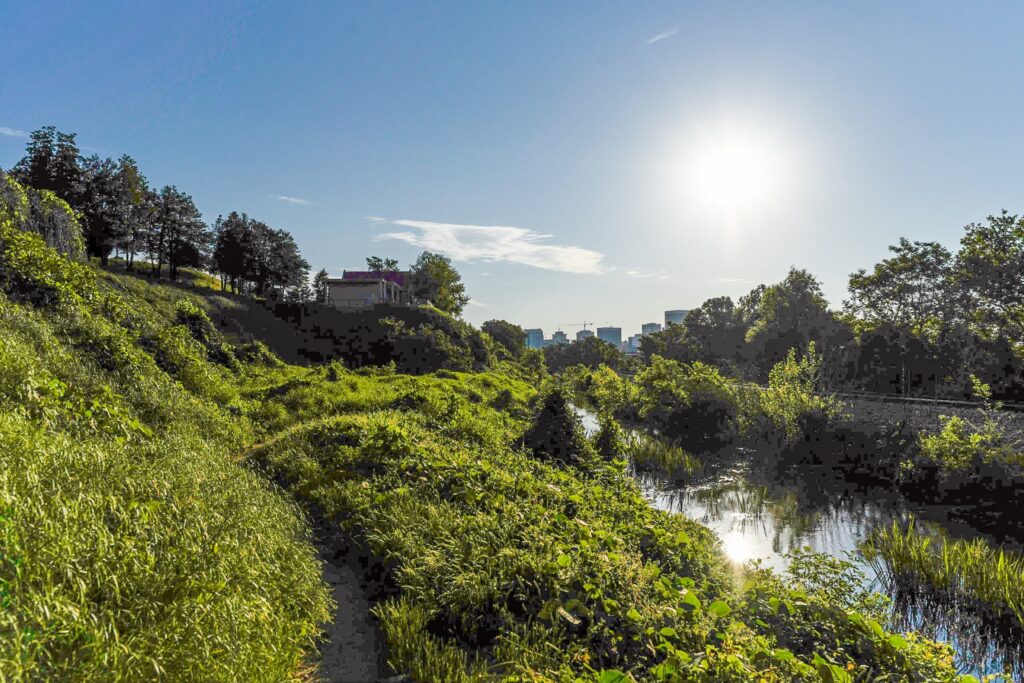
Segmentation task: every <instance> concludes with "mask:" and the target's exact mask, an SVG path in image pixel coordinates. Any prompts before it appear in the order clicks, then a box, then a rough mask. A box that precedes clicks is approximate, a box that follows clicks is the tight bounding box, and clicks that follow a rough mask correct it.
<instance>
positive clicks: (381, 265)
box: [366, 256, 398, 273]
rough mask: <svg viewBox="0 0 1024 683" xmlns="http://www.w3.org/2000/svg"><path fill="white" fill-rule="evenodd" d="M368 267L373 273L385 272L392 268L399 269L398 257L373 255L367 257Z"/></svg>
mask: <svg viewBox="0 0 1024 683" xmlns="http://www.w3.org/2000/svg"><path fill="white" fill-rule="evenodd" d="M366 269H367V270H369V271H370V272H373V273H383V272H388V271H392V270H398V259H393V258H381V257H380V256H371V257H369V258H368V259H366Z"/></svg>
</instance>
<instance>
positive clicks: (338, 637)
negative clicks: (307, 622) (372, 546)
mask: <svg viewBox="0 0 1024 683" xmlns="http://www.w3.org/2000/svg"><path fill="white" fill-rule="evenodd" d="M317 532H318V533H317V535H316V543H317V548H318V549H319V553H320V559H321V560H322V561H323V562H324V581H326V582H327V584H328V585H329V586H330V587H331V591H332V593H333V595H334V601H335V602H336V603H337V611H336V612H335V614H334V619H333V620H332V623H331V624H330V626H328V628H327V633H326V640H325V641H324V643H323V645H322V646H321V660H320V665H319V666H318V667H317V677H318V680H320V681H323V682H324V683H375V682H377V681H388V682H389V683H390V682H392V681H393V682H395V683H397V682H398V681H402V680H404V678H403V677H401V676H398V677H394V676H393V675H391V674H389V673H388V669H387V666H386V661H385V653H384V638H383V635H382V634H381V632H380V628H379V626H378V625H377V622H376V621H375V620H374V618H373V617H372V616H371V615H370V607H371V606H372V603H371V601H370V592H369V590H368V588H367V586H366V585H365V584H364V583H363V581H362V577H363V576H364V575H365V570H364V569H363V568H362V567H361V566H360V561H359V559H358V557H357V556H358V553H357V552H355V549H354V548H352V547H351V546H350V544H349V543H348V541H347V539H345V538H344V537H341V536H339V535H337V534H331V533H329V532H327V531H325V530H324V529H322V528H321V529H318V530H317Z"/></svg>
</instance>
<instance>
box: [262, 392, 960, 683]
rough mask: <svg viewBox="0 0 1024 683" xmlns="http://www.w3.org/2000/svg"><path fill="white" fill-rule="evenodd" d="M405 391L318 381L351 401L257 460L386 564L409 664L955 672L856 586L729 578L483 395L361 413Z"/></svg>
mask: <svg viewBox="0 0 1024 683" xmlns="http://www.w3.org/2000/svg"><path fill="white" fill-rule="evenodd" d="M484 378H485V379H486V378H487V376H484ZM467 379H468V378H467ZM492 379H494V381H496V382H499V380H500V378H492ZM396 381H397V380H396V379H395V378H393V377H391V376H388V375H380V376H366V377H359V378H358V379H356V378H355V377H353V376H351V375H340V376H339V378H338V379H335V380H330V379H328V378H326V377H325V378H315V379H310V380H309V385H308V386H306V387H305V388H304V389H303V390H302V391H303V392H304V395H305V396H307V397H320V396H323V395H324V394H325V393H327V392H328V390H329V388H328V386H327V385H329V384H331V383H332V382H333V383H334V384H339V383H340V384H341V386H342V387H344V388H346V389H347V391H346V392H345V394H346V395H347V396H348V400H347V403H345V404H339V403H335V404H333V405H335V406H337V407H339V408H340V411H339V412H338V413H333V414H332V413H330V412H327V413H326V414H323V415H322V416H321V417H320V418H318V419H314V420H312V421H307V422H296V423H294V424H293V426H292V427H291V428H289V429H287V430H285V431H284V432H281V433H280V434H279V435H278V436H277V437H274V438H271V439H270V440H269V441H268V442H267V443H265V444H263V445H261V446H259V447H257V448H254V449H253V450H251V451H250V452H249V453H248V454H247V455H248V459H249V461H250V462H251V463H252V466H253V467H254V468H255V469H256V470H258V471H263V472H266V473H267V474H268V475H269V476H273V477H274V478H275V479H277V480H278V481H281V482H282V483H283V485H284V486H285V487H286V488H287V489H288V490H290V491H292V492H293V493H294V494H295V495H296V496H297V497H298V498H299V499H300V500H304V501H307V502H308V503H309V504H311V505H314V506H315V507H316V508H317V509H319V510H321V511H322V512H323V514H324V515H325V517H326V518H327V519H329V520H333V521H334V522H335V523H336V524H339V525H340V526H341V527H342V528H343V529H345V530H346V531H347V532H348V533H351V534H353V535H354V536H355V537H356V538H358V539H360V540H361V541H362V542H363V543H364V544H365V545H366V547H367V549H368V551H369V553H370V555H371V556H372V557H373V558H376V562H377V563H378V564H377V568H379V570H380V571H382V572H384V573H385V575H386V576H387V577H389V580H390V583H391V585H392V587H393V589H394V592H393V593H390V594H388V596H387V597H386V598H385V599H383V600H382V602H380V603H379V604H378V606H377V608H376V614H377V616H378V618H379V619H380V621H381V626H382V629H383V631H384V633H385V636H386V638H387V643H388V649H389V653H390V661H391V662H392V664H393V666H394V667H395V668H396V669H397V670H398V671H400V672H403V673H408V674H411V675H412V676H413V677H414V678H415V679H416V680H445V681H473V680H491V679H493V678H502V677H506V678H507V679H509V680H531V681H547V680H553V681H573V680H584V681H592V680H613V677H614V675H615V674H614V673H613V672H616V671H617V672H620V673H622V674H623V675H624V676H627V678H625V679H623V680H630V679H629V678H628V677H632V679H633V680H637V681H640V680H699V681H760V680H766V681H791V680H803V681H819V680H822V678H821V676H822V675H825V674H822V673H821V672H822V671H825V670H826V669H827V670H828V671H829V672H830V673H828V675H831V676H834V677H835V678H834V680H847V679H845V678H843V676H846V675H848V673H849V675H852V676H854V677H856V679H857V680H908V681H909V680H947V681H952V680H955V679H956V676H955V674H954V672H953V670H952V668H951V654H950V652H949V650H948V649H946V648H945V647H944V646H939V645H936V644H934V643H931V642H929V641H926V640H923V639H920V638H918V637H916V636H915V635H913V634H908V635H907V636H906V637H903V636H899V637H897V636H896V635H895V634H893V633H891V632H888V631H886V630H885V628H884V625H883V624H881V623H880V622H879V621H878V620H877V618H876V617H877V615H874V614H873V613H872V614H868V613H864V614H862V613H860V612H858V611H857V609H859V608H858V606H857V605H856V604H854V603H853V602H844V601H843V600H840V599H838V598H837V597H836V595H846V594H850V593H852V591H851V590H849V587H847V588H848V589H847V590H843V591H835V590H833V591H825V590H823V589H822V588H821V586H817V585H814V584H813V583H809V584H808V585H793V584H789V585H787V584H786V583H784V582H783V581H782V580H781V579H779V578H778V577H772V576H771V575H769V574H765V573H761V574H758V575H755V576H753V577H751V580H750V581H748V582H745V583H744V585H742V586H737V585H735V584H734V579H733V570H731V569H730V568H728V567H727V566H726V564H725V563H724V561H723V560H722V558H721V557H720V555H719V552H718V549H717V540H716V539H715V538H714V536H713V535H712V534H711V533H710V532H709V531H708V530H707V529H705V528H703V527H701V526H700V525H698V524H696V523H694V522H692V521H690V520H688V519H686V518H684V517H682V516H679V515H670V514H667V513H663V512H660V511H657V510H655V509H653V508H652V507H651V506H650V505H648V504H647V502H646V501H645V500H644V499H643V497H642V495H641V493H640V491H639V488H638V487H637V485H636V484H635V483H634V482H633V481H632V480H631V479H630V478H629V477H627V476H626V475H625V474H624V472H623V471H622V470H621V469H620V468H619V466H617V465H615V464H608V465H600V464H594V463H593V462H592V463H591V464H590V469H587V470H580V469H577V468H575V467H567V466H565V465H564V464H560V463H548V462H545V461H542V460H539V459H536V458H534V457H532V456H530V455H528V454H527V453H526V452H525V451H524V450H518V449H516V448H513V447H512V446H510V444H513V443H515V442H516V441H517V439H518V437H519V435H521V434H522V433H523V431H524V430H525V429H526V426H527V422H526V421H525V420H517V419H507V418H499V416H498V415H499V414H498V412H497V411H496V410H495V409H493V408H490V407H489V406H488V402H487V401H486V400H484V401H480V400H477V401H476V402H473V400H472V399H470V398H468V397H467V396H464V395H460V394H457V393H455V389H454V388H453V387H447V386H446V385H445V384H444V382H443V381H442V382H438V380H437V378H429V377H426V378H403V379H402V380H401V381H402V382H403V383H408V385H411V386H415V387H417V389H418V391H417V393H418V394H421V395H422V397H423V398H422V400H421V401H420V402H417V403H407V402H402V403H400V404H396V405H392V406H390V407H384V408H380V407H377V408H370V409H369V410H361V409H360V408H358V407H356V406H372V405H378V406H379V404H380V400H381V399H377V398H376V397H377V396H378V395H379V394H381V393H384V392H388V395H390V392H391V388H390V385H391V384H392V383H395V382H396ZM349 382H352V383H349ZM319 385H324V386H322V387H321V386H319ZM296 390H297V389H293V390H291V391H289V392H286V393H285V394H282V395H281V397H280V398H281V400H284V401H286V402H288V403H289V405H290V408H289V412H291V411H293V410H297V411H299V412H300V413H301V412H314V413H319V412H320V411H321V409H322V406H321V405H320V404H318V407H317V408H316V409H314V410H312V411H310V410H309V409H308V408H303V407H302V405H301V401H299V400H298V399H299V394H296V393H295V391H296ZM449 392H451V393H449ZM451 396H454V398H453V399H450V400H449V397H451ZM272 402H273V399H271V403H272ZM439 406H444V408H443V409H439V408H438V407H439ZM602 676H603V677H602ZM616 680H618V679H616ZM850 680H853V679H850Z"/></svg>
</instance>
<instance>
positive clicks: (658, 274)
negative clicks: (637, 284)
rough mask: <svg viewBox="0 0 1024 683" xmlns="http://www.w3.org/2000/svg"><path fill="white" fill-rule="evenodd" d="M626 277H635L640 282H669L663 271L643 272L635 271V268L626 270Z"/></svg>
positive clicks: (668, 276)
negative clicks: (652, 280)
mask: <svg viewBox="0 0 1024 683" xmlns="http://www.w3.org/2000/svg"><path fill="white" fill-rule="evenodd" d="M626 275H627V276H628V277H635V278H637V279H640V280H648V279H656V280H670V279H671V276H670V275H669V274H668V273H666V272H665V271H663V270H654V271H644V270H637V269H635V268H633V269H630V270H627V271H626Z"/></svg>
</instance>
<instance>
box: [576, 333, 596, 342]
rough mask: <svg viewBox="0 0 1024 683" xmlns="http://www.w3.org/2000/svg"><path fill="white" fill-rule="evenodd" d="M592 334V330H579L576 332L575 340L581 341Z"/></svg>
mask: <svg viewBox="0 0 1024 683" xmlns="http://www.w3.org/2000/svg"><path fill="white" fill-rule="evenodd" d="M593 336H594V331H593V330H580V331H579V332H577V333H576V341H578V342H581V341H583V340H584V339H587V338H589V337H593Z"/></svg>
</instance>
